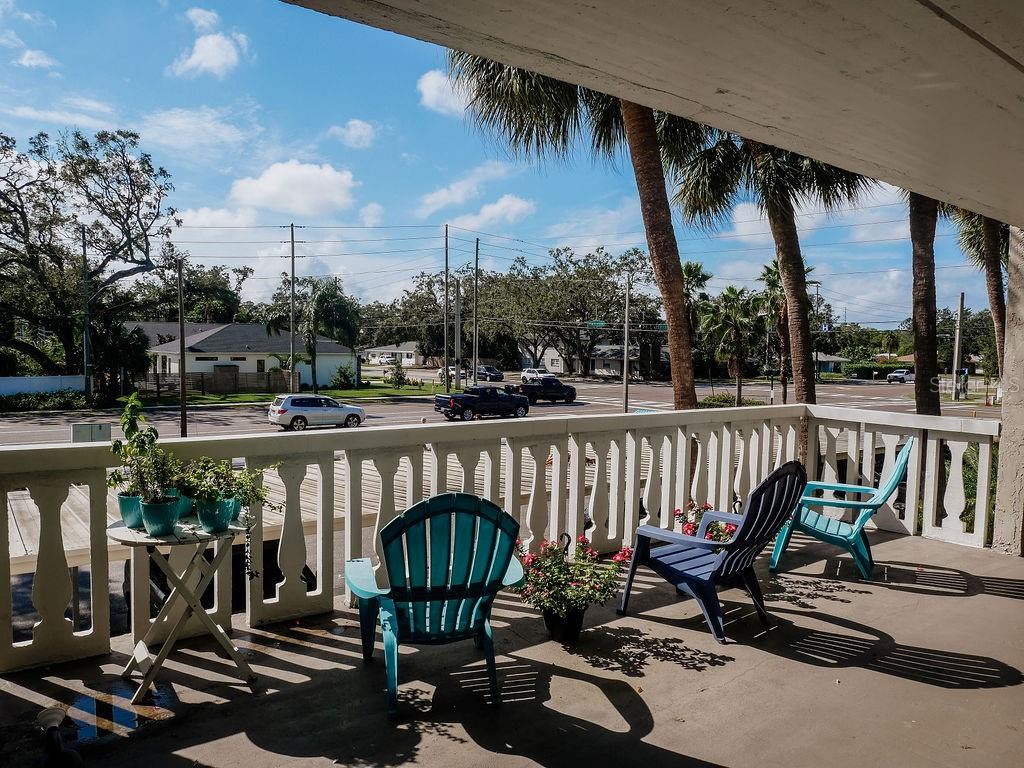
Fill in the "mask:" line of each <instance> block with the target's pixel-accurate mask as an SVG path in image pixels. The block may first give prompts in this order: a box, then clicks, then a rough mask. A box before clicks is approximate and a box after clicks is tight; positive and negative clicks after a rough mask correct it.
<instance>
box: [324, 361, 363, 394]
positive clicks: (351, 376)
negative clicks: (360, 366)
mask: <svg viewBox="0 0 1024 768" xmlns="http://www.w3.org/2000/svg"><path fill="white" fill-rule="evenodd" d="M328 386H329V387H330V388H331V389H355V386H356V374H355V371H353V370H352V366H350V365H339V366H338V368H337V370H335V371H334V373H333V374H332V375H331V381H330V383H329V384H328Z"/></svg>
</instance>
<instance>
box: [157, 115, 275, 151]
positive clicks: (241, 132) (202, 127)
mask: <svg viewBox="0 0 1024 768" xmlns="http://www.w3.org/2000/svg"><path fill="white" fill-rule="evenodd" d="M138 130H139V133H141V134H142V138H143V141H144V142H145V143H146V144H155V145H158V146H161V147H167V148H169V149H173V150H177V151H182V152H185V151H187V152H189V153H190V154H192V155H193V156H195V153H196V152H197V151H199V153H200V155H202V153H203V150H209V149H218V148H223V147H230V146H237V145H238V144H240V143H242V142H245V141H249V140H251V139H252V138H253V137H254V136H255V134H257V133H259V131H260V130H261V129H260V128H259V126H255V125H254V126H248V127H245V128H242V127H239V126H238V125H236V124H235V123H233V122H231V121H230V120H229V117H228V114H227V112H226V111H225V110H220V109H213V108H212V107H206V106H203V107H198V108H197V109H180V108H175V109H164V110H160V111H157V112H151V113H150V114H148V115H146V116H145V117H143V118H142V120H141V121H140V123H139V125H138Z"/></svg>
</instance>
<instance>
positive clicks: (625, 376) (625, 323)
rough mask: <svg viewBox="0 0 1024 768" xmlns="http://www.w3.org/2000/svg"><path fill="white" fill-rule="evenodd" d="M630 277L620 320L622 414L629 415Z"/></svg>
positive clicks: (628, 276) (629, 277)
mask: <svg viewBox="0 0 1024 768" xmlns="http://www.w3.org/2000/svg"><path fill="white" fill-rule="evenodd" d="M631 281H632V275H630V274H629V273H628V272H627V273H626V309H625V312H624V313H623V320H622V412H623V413H629V289H630V283H631Z"/></svg>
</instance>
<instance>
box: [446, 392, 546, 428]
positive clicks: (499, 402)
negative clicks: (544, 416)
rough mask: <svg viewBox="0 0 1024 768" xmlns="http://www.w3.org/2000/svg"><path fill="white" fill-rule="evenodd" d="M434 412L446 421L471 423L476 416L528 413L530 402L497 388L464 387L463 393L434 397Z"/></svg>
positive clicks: (516, 415) (521, 414)
mask: <svg viewBox="0 0 1024 768" xmlns="http://www.w3.org/2000/svg"><path fill="white" fill-rule="evenodd" d="M434 410H435V411H437V412H438V413H441V414H443V415H444V417H445V418H446V419H448V421H455V420H456V419H461V420H462V421H472V420H473V419H475V418H476V417H477V416H515V417H517V418H522V417H523V416H526V414H528V413H529V412H530V400H529V399H528V398H527V397H525V396H524V395H518V394H515V393H513V392H509V391H507V390H505V389H498V388H497V387H466V390H465V392H462V393H459V394H451V395H434Z"/></svg>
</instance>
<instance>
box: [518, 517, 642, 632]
mask: <svg viewBox="0 0 1024 768" xmlns="http://www.w3.org/2000/svg"><path fill="white" fill-rule="evenodd" d="M563 539H564V540H565V541H566V543H565V544H564V545H562V544H560V543H559V542H557V541H544V542H543V543H542V544H541V545H540V552H537V553H532V552H526V551H524V549H523V545H522V542H519V541H517V542H516V546H517V549H518V552H519V559H520V560H522V563H523V570H524V571H525V573H526V578H525V579H524V580H523V583H522V584H521V585H520V586H519V587H517V588H516V590H515V591H516V592H517V593H518V594H519V596H520V597H521V598H522V599H523V600H524V601H525V602H527V603H529V604H530V605H532V606H533V607H534V608H539V609H540V610H542V611H549V612H550V613H553V614H555V615H557V616H562V617H564V616H565V615H566V614H568V613H569V612H570V611H583V610H585V609H586V608H587V606H589V605H592V604H593V603H603V602H605V601H606V600H608V599H610V598H612V597H615V594H616V592H618V577H619V574H620V573H621V571H622V568H623V566H625V565H626V564H628V563H629V559H630V558H631V557H632V555H633V550H632V549H630V548H629V547H623V548H622V549H621V550H619V551H618V552H616V553H615V554H614V555H613V556H612V557H611V558H610V560H609V561H608V563H607V564H602V563H601V561H600V559H599V555H598V553H597V550H595V549H594V548H593V547H591V546H590V540H589V539H587V537H586V536H580V537H579V538H577V539H576V549H575V551H574V552H573V556H572V558H570V557H569V543H568V539H569V537H568V535H563Z"/></svg>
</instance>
